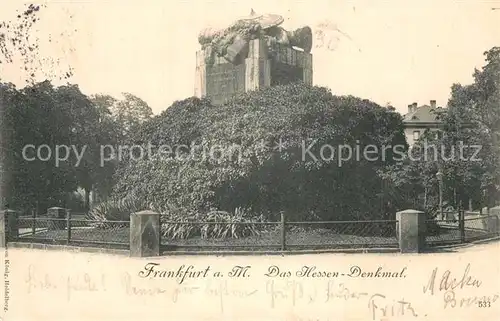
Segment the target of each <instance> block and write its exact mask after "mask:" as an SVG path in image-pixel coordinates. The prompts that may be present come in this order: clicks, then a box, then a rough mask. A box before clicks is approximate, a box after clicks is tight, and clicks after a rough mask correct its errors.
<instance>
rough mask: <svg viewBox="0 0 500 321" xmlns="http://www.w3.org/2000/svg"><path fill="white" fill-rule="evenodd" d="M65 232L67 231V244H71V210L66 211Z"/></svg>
mask: <svg viewBox="0 0 500 321" xmlns="http://www.w3.org/2000/svg"><path fill="white" fill-rule="evenodd" d="M66 231H67V236H68V237H67V240H66V242H67V244H68V245H69V243H70V242H71V210H70V209H66Z"/></svg>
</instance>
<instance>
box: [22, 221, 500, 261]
mask: <svg viewBox="0 0 500 321" xmlns="http://www.w3.org/2000/svg"><path fill="white" fill-rule="evenodd" d="M160 218H161V220H160V224H161V236H160V249H161V251H163V252H168V251H218V250H230V251H240V250H246V251H256V252H258V251H284V250H289V251H294V250H327V249H348V248H393V249H397V248H398V247H399V245H398V236H397V232H398V231H397V225H398V221H397V220H366V221H307V222H294V221H287V220H286V217H285V215H282V216H281V220H280V221H276V222H241V221H235V222H231V221H229V222H228V221H220V222H219V221H209V222H206V221H205V222H204V221H185V222H180V221H168V220H166V219H165V218H166V216H163V215H162V216H160ZM17 225H18V236H17V237H16V239H15V241H18V242H31V243H49V244H67V245H78V246H94V247H104V248H124V249H129V248H130V221H101V220H91V219H88V218H87V216H86V215H85V214H77V215H73V214H72V213H70V212H67V215H66V218H54V217H47V216H46V215H40V216H38V217H35V216H20V217H18V218H17ZM499 231H500V220H499V217H498V216H496V215H475V214H474V215H464V213H463V212H462V213H455V214H453V213H449V214H448V215H447V216H446V217H445V219H429V220H426V244H427V246H428V247H433V246H436V245H445V244H458V243H464V242H470V241H475V240H480V239H487V238H491V237H495V236H499Z"/></svg>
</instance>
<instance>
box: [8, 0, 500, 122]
mask: <svg viewBox="0 0 500 321" xmlns="http://www.w3.org/2000/svg"><path fill="white" fill-rule="evenodd" d="M3 1H6V3H4V2H3ZM26 3H27V2H25V1H20V0H2V10H1V12H0V20H11V19H15V18H16V16H17V12H16V10H21V11H22V10H23V8H24V6H25V5H26ZM44 4H45V7H43V8H42V9H41V10H40V12H39V17H40V21H38V22H37V23H36V24H35V26H34V29H33V30H32V31H30V35H31V36H32V38H35V37H36V38H37V39H38V41H39V49H38V50H37V51H36V55H37V59H38V62H36V63H37V64H39V65H40V70H43V71H45V73H40V72H37V73H36V76H35V77H36V80H44V79H45V78H47V77H49V78H50V77H51V76H50V75H49V76H48V74H52V75H56V74H58V73H63V72H64V71H65V70H66V69H67V68H69V67H71V69H72V70H73V76H72V77H70V78H69V79H67V80H63V81H60V80H57V79H51V80H53V83H54V84H56V85H58V84H64V83H65V82H70V83H76V84H78V85H79V86H80V88H81V90H82V91H83V92H84V93H86V94H95V93H108V94H111V95H115V96H117V95H120V93H121V92H130V93H132V94H134V95H137V96H138V97H140V98H142V99H143V100H145V101H146V102H147V103H148V104H149V105H150V106H151V107H152V109H153V112H154V113H155V114H158V113H159V112H161V111H163V110H165V109H166V108H168V107H169V106H170V105H171V104H172V102H173V101H175V100H180V99H184V98H187V97H189V96H192V95H193V94H194V75H195V52H196V51H197V50H199V44H198V41H197V35H198V33H199V31H200V30H201V29H203V28H205V27H207V26H215V27H222V26H224V25H227V24H228V23H230V22H232V21H234V20H235V19H237V18H238V17H241V16H245V15H247V14H249V12H250V10H251V9H254V10H255V11H256V12H258V13H273V14H279V15H282V16H283V17H284V19H285V22H284V24H283V27H285V28H286V29H295V28H296V27H300V26H302V25H309V26H311V27H312V29H313V32H315V31H316V30H318V28H319V26H318V25H319V24H320V23H321V22H326V24H328V25H329V26H330V27H331V29H330V30H328V31H326V33H327V35H328V37H329V38H330V39H331V40H332V41H331V45H330V48H328V47H327V46H323V47H321V46H319V47H315V46H316V45H320V43H319V42H318V41H316V42H315V43H314V44H313V50H312V54H313V82H314V84H315V85H320V86H326V87H329V88H330V89H331V90H332V92H333V93H334V94H336V95H354V96H358V97H361V98H365V99H370V100H372V101H374V102H376V103H378V104H380V105H385V104H387V103H390V104H391V105H393V106H394V107H396V109H397V110H398V111H399V112H401V113H405V112H406V111H407V105H408V104H411V103H412V102H417V103H419V105H420V104H426V103H427V104H428V103H429V100H437V104H438V105H439V106H442V105H446V102H447V100H448V97H449V93H450V87H451V85H452V84H453V83H462V84H466V83H471V82H472V81H473V80H472V73H473V71H474V68H480V67H481V66H483V65H484V56H483V52H484V51H486V50H488V49H490V48H491V47H493V46H499V45H500V1H477V0H469V1H468V0H462V1H449V0H439V1H432V0H418V1H417V0H411V1H410V0H370V1H369V0H364V1H354V0H351V1H346V0H344V1H340V0H339V1H336V0H330V1H323V0H309V1H299V0H295V1H294V0H288V1H284V0H276V1H272V0H263V1H224V0H212V1H208V0H205V1H202V0H199V1H195V0H190V1H178V0H169V1H162V0H141V1H132V0H115V1H106V0H99V1H98V0H94V1H45V2H44ZM491 8H499V9H498V10H491ZM323 25H325V24H323ZM49 40H50V41H49ZM54 61H55V62H54ZM47 70H50V71H51V72H47ZM0 76H1V78H2V80H4V81H5V80H8V81H10V82H13V83H15V84H17V85H18V86H22V85H23V84H25V78H26V77H27V72H26V71H25V69H24V63H23V62H22V61H21V60H19V59H17V60H16V59H14V62H12V63H8V64H6V63H3V64H0Z"/></svg>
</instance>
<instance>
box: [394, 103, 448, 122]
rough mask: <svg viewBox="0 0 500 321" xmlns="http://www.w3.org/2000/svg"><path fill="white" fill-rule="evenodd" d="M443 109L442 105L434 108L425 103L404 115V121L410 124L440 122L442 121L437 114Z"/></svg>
mask: <svg viewBox="0 0 500 321" xmlns="http://www.w3.org/2000/svg"><path fill="white" fill-rule="evenodd" d="M442 110H443V108H442V107H435V108H432V107H431V106H429V105H423V106H420V107H417V108H415V109H414V110H412V111H411V112H409V113H407V114H406V115H404V116H403V122H404V123H408V124H412V123H415V124H418V123H439V122H440V121H439V120H438V119H437V116H438V114H439V111H442Z"/></svg>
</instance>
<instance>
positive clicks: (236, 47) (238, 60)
mask: <svg viewBox="0 0 500 321" xmlns="http://www.w3.org/2000/svg"><path fill="white" fill-rule="evenodd" d="M281 23H283V18H282V17H281V16H279V15H274V14H265V15H258V14H256V13H255V12H253V10H252V13H251V14H250V16H248V17H246V18H242V19H239V20H237V21H236V22H234V23H233V24H232V25H230V26H229V27H227V28H226V29H223V30H213V29H205V30H204V31H202V32H201V33H200V35H199V36H198V41H199V43H200V45H201V46H202V48H201V50H199V51H198V52H197V53H196V79H195V96H196V97H200V98H201V97H209V98H210V99H211V100H212V102H213V103H215V104H220V103H223V102H224V101H225V100H226V99H228V98H230V97H231V96H233V95H234V94H237V93H240V92H246V91H250V90H256V89H259V88H262V87H269V86H275V85H284V84H288V83H292V82H298V81H302V82H304V83H306V84H310V85H312V54H311V53H310V52H311V48H312V30H311V28H310V27H307V26H306V27H302V28H299V29H296V30H295V31H287V30H285V29H283V28H281V27H280V24H281Z"/></svg>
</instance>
